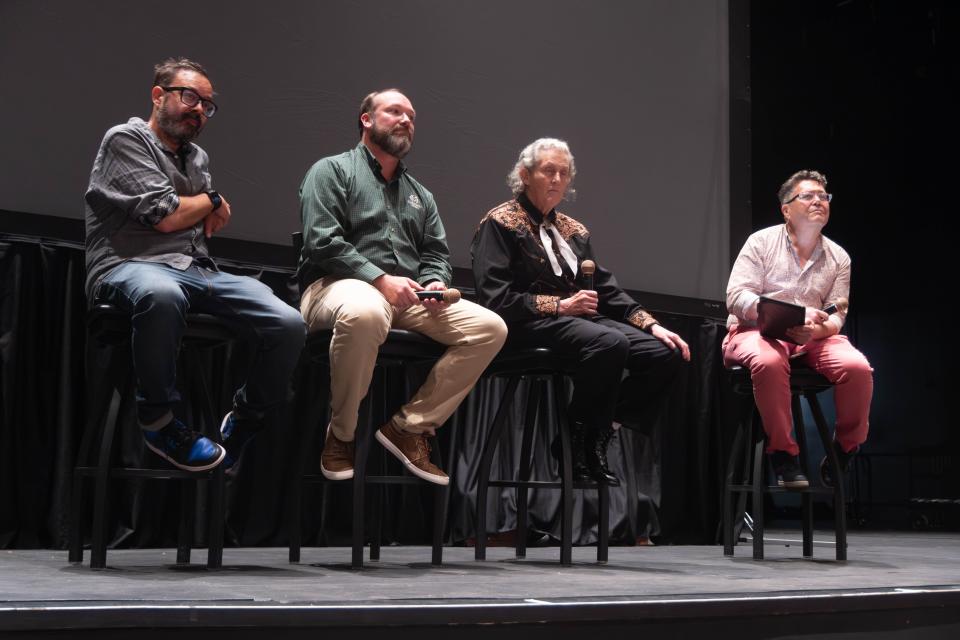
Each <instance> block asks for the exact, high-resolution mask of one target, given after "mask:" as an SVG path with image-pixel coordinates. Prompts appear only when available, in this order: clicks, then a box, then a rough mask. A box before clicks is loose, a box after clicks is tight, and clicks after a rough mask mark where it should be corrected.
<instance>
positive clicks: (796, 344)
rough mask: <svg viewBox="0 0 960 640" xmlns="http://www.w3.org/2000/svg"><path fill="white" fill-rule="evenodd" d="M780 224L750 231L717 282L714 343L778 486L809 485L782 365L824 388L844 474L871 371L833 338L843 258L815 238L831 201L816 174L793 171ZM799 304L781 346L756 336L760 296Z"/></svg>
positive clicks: (864, 415)
mask: <svg viewBox="0 0 960 640" xmlns="http://www.w3.org/2000/svg"><path fill="white" fill-rule="evenodd" d="M777 198H778V200H779V201H780V212H781V213H782V214H783V220H784V224H782V225H776V226H773V227H768V228H766V229H761V230H760V231H757V232H756V233H754V234H753V235H751V236H750V237H749V238H747V242H746V244H744V245H743V249H741V250H740V255H739V256H737V260H736V262H735V263H734V265H733V270H732V271H731V273H730V281H729V283H728V284H727V310H728V311H729V312H730V317H729V319H728V320H727V326H728V328H729V333H728V334H727V337H726V338H725V339H724V341H723V360H724V364H725V365H726V366H728V367H729V366H733V365H735V364H739V365H742V366H744V367H746V368H748V369H750V374H751V377H752V379H753V394H754V398H755V399H756V402H757V410H758V411H759V412H760V418H761V420H762V422H763V429H764V431H765V432H766V434H767V453H768V454H770V456H771V458H772V459H773V466H774V468H775V470H776V472H777V475H778V476H779V478H780V481H781V482H782V483H783V486H784V487H785V488H787V489H795V490H797V489H805V488H806V487H808V486H809V481H808V480H807V477H806V475H805V474H804V470H803V469H801V468H800V463H799V461H798V459H797V454H798V453H799V447H798V446H797V443H796V441H795V440H794V439H793V436H792V435H791V434H792V431H793V418H792V415H791V411H790V360H791V359H792V358H799V359H801V360H802V361H803V362H804V363H805V364H806V365H808V366H809V367H811V368H812V369H814V370H816V371H818V372H819V373H821V374H822V375H823V376H824V377H826V378H827V379H828V380H830V382H832V383H833V384H834V385H835V386H834V394H833V397H834V402H835V404H836V409H837V411H836V417H837V422H836V430H835V432H834V440H833V447H834V449H835V450H836V453H837V457H838V458H839V460H840V466H841V469H843V470H846V468H847V466H848V464H849V462H850V458H851V457H852V456H853V455H854V454H855V453H856V452H857V450H858V449H859V447H860V445H861V444H862V443H863V442H864V441H865V440H866V439H867V431H868V427H869V417H870V401H871V398H872V396H873V369H872V368H871V367H870V363H869V362H867V359H866V358H865V357H864V356H863V354H862V353H860V352H859V351H857V349H855V348H854V347H853V345H851V344H850V341H849V340H848V339H847V337H846V336H842V335H839V332H840V329H841V328H842V327H843V323H844V321H845V320H846V317H847V299H848V298H849V296H850V256H849V255H848V254H847V252H846V251H844V250H843V248H842V247H841V246H840V245H838V244H837V243H836V242H833V241H832V240H830V239H829V238H827V237H826V236H824V235H823V233H822V230H823V227H824V226H825V225H826V224H827V221H828V220H829V219H830V203H831V201H832V200H833V196H832V195H831V194H830V193H828V192H827V178H826V176H824V175H823V174H822V173H820V172H818V171H809V170H804V171H798V172H796V173H794V174H793V175H792V176H790V177H789V178H787V180H786V182H784V183H783V185H782V186H781V187H780V190H779V191H778V193H777ZM761 296H764V297H767V298H774V299H776V300H780V301H782V302H789V303H792V304H797V305H801V306H803V307H805V308H806V309H805V322H804V324H802V325H799V326H796V327H791V328H789V329H787V332H786V336H785V338H787V339H784V340H777V339H775V338H772V337H765V336H762V335H760V331H759V330H758V328H757V318H758V316H759V312H758V303H759V301H760V297H761ZM820 479H821V482H822V484H824V485H832V484H833V483H834V482H836V481H838V479H836V478H832V477H830V473H829V467H828V466H827V464H826V458H824V459H823V460H821V463H820Z"/></svg>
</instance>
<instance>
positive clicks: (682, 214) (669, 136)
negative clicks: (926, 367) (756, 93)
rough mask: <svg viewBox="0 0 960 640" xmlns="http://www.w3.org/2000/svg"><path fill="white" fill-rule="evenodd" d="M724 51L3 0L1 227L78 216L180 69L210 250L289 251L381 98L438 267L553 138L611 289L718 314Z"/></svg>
mask: <svg viewBox="0 0 960 640" xmlns="http://www.w3.org/2000/svg"><path fill="white" fill-rule="evenodd" d="M727 48H728V47H727V3H726V1H725V0H718V1H713V0H703V1H687V2H682V3H676V2H672V1H671V0H646V1H643V2H623V1H617V2H600V1H593V2H587V1H585V0H584V1H578V0H524V1H522V2H521V1H517V0H485V1H482V2H481V1H465V0H394V1H393V2H382V1H380V0H366V1H363V2H357V1H348V0H327V1H324V2H311V1H307V0H295V1H294V0H291V1H289V2H283V1H279V0H277V1H274V2H265V3H251V4H250V5H248V4H247V3H240V2H226V1H224V2H216V1H197V2H191V3H157V2H142V1H138V0H125V1H119V0H105V1H98V2H76V1H70V0H48V1H38V0H13V1H11V0H3V2H0V63H2V64H0V91H2V94H0V95H2V97H0V122H2V123H3V124H2V127H3V141H2V142H0V145H2V147H0V148H2V156H0V163H2V164H0V208H2V209H8V210H13V211H25V212H31V213H44V214H52V215H58V216H67V217H77V218H79V217H82V211H83V209H82V194H83V191H84V189H85V186H86V183H87V177H88V173H89V169H90V166H91V163H92V161H93V157H94V155H95V153H96V150H97V146H98V145H99V142H100V139H101V136H102V135H103V132H104V131H105V130H106V129H107V128H108V127H110V126H111V125H113V124H116V123H118V122H121V121H124V120H126V119H127V118H128V117H129V116H131V115H139V116H141V117H146V116H147V115H148V114H149V107H150V105H149V90H150V86H151V80H152V65H153V64H154V63H155V62H157V61H158V60H159V59H161V58H163V57H166V56H169V55H185V56H188V57H191V58H195V59H196V60H198V61H200V62H202V63H204V64H205V65H207V66H208V68H209V70H210V72H211V76H212V80H213V82H214V86H215V88H216V90H217V92H218V94H219V95H218V102H219V104H220V107H221V111H220V112H219V113H218V114H217V116H216V117H215V118H214V119H213V120H212V121H211V122H210V123H209V124H208V126H207V129H206V131H205V132H204V134H203V136H202V137H201V138H200V140H199V142H200V144H201V145H203V146H204V147H205V148H206V149H207V150H208V151H209V152H210V155H211V157H212V164H211V170H212V173H213V176H214V182H215V185H216V187H217V188H219V189H220V190H221V191H222V192H223V193H224V194H225V195H226V196H227V197H228V198H229V199H230V200H231V202H232V204H233V207H234V214H235V216H234V220H233V222H232V223H231V225H230V227H228V228H227V229H226V230H225V232H224V233H225V235H227V236H230V237H234V238H241V239H246V240H258V241H264V242H270V243H276V244H285V243H287V242H288V241H289V234H290V232H291V231H292V230H294V229H296V228H297V227H298V225H299V215H298V200H297V188H298V186H299V183H300V179H301V178H302V176H303V174H304V172H305V171H306V169H307V168H308V167H309V166H310V164H311V163H312V162H314V161H315V160H316V159H317V158H319V157H322V156H324V155H330V154H333V153H338V152H340V151H343V150H345V149H347V148H349V147H351V146H353V145H354V144H355V143H356V140H357V132H356V128H355V118H356V109H357V105H358V103H359V100H360V98H361V97H362V96H363V95H364V94H366V93H367V92H369V91H370V90H372V89H376V88H382V87H386V86H398V87H401V88H402V89H404V90H405V91H406V92H407V94H408V95H409V96H410V98H411V99H412V101H413V103H414V106H415V108H416V109H417V113H418V120H417V133H416V141H415V143H414V150H413V152H412V153H411V154H410V156H409V157H408V164H409V166H410V167H411V170H412V172H413V174H414V175H415V176H417V177H418V178H419V179H420V180H421V181H422V182H423V183H424V184H425V185H426V186H427V187H428V188H429V189H431V190H432V191H433V192H434V194H435V195H436V197H437V201H438V203H439V205H440V209H441V214H442V216H443V219H444V222H445V224H446V227H447V234H448V237H449V241H450V247H451V251H452V254H453V262H454V264H455V265H457V266H469V263H470V255H469V245H470V239H471V237H472V234H473V230H474V229H475V227H476V224H477V222H478V221H479V219H480V217H481V216H482V215H483V213H484V212H485V211H487V210H488V209H490V208H491V207H493V206H494V205H496V204H498V203H500V202H502V201H504V200H506V199H507V198H508V197H509V192H508V190H507V188H506V186H505V185H504V176H505V174H506V173H507V171H508V170H509V168H510V167H511V166H512V164H513V162H514V161H515V159H516V155H517V153H518V151H519V150H520V148H521V147H522V146H524V145H525V144H526V143H528V142H529V141H531V140H533V139H534V138H536V137H539V136H543V135H551V136H557V137H561V138H565V139H567V140H568V141H569V142H570V144H571V146H572V149H573V151H574V154H575V155H576V158H577V165H578V169H579V172H580V173H579V176H578V178H577V181H576V184H575V186H576V187H577V189H578V191H579V195H578V197H577V199H576V201H575V202H572V203H567V204H566V205H565V206H564V207H562V209H564V210H566V211H567V212H569V213H570V214H572V215H574V216H575V217H577V218H579V219H581V220H582V221H583V222H584V223H586V224H587V226H588V227H589V228H590V229H591V231H592V233H593V237H594V243H595V244H596V247H597V249H598V253H599V255H600V257H601V262H603V263H605V265H606V266H608V267H610V268H611V269H613V271H614V272H615V273H617V274H618V277H619V279H620V280H621V282H622V284H624V285H625V286H628V287H631V288H635V289H641V290H646V291H654V292H661V293H670V294H675V295H684V296H692V297H702V298H722V296H723V289H724V286H725V283H726V277H727V269H728V265H729V256H728V253H729V251H728V244H729V204H728V201H729V195H728V194H729V191H728V183H729V176H728V174H729V167H728V164H729V163H728V146H729V142H728V137H729V135H728V107H727V105H728V80H727V78H728V71H727V66H728V63H727Z"/></svg>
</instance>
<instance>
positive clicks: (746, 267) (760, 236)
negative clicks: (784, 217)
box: [727, 224, 850, 330]
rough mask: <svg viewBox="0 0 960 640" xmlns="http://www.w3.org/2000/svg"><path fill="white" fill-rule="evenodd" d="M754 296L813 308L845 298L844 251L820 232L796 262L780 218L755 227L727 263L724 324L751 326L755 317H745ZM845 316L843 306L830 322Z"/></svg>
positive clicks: (847, 289)
mask: <svg viewBox="0 0 960 640" xmlns="http://www.w3.org/2000/svg"><path fill="white" fill-rule="evenodd" d="M760 296H766V297H768V298H774V299H776V300H780V301H783V302H790V303H793V304H799V305H803V306H805V307H814V308H817V309H822V308H823V307H825V306H826V305H828V304H830V303H833V302H836V301H837V300H838V299H839V298H848V297H849V296H850V256H849V255H848V254H847V252H846V251H844V250H843V247H841V246H840V245H838V244H837V243H836V242H834V241H833V240H830V239H829V238H827V237H826V236H824V235H821V236H820V243H819V244H818V245H817V247H816V248H815V249H814V251H813V254H812V255H811V256H810V259H809V260H807V262H806V263H805V264H804V265H803V267H801V266H800V258H799V257H798V256H797V252H796V251H795V250H794V248H793V245H792V244H791V243H790V236H789V234H788V233H787V226H786V225H785V224H780V225H777V226H774V227H767V228H766V229H761V230H760V231H757V232H755V233H753V234H752V235H751V236H750V237H749V238H747V242H746V243H745V244H744V245H743V249H741V250H740V255H738V256H737V260H736V262H734V263H733V270H732V271H731V272H730V281H729V282H728V283H727V311H729V312H730V317H729V318H728V319H727V326H728V327H735V326H738V325H742V326H745V327H747V326H749V327H752V326H756V320H748V319H747V317H746V313H747V310H748V309H750V308H751V306H752V305H753V304H754V303H755V302H756V301H757V299H758V298H759V297H760ZM846 317H847V312H846V310H844V311H837V312H835V313H833V314H832V315H831V316H830V322H833V323H834V324H835V325H836V326H837V329H838V330H839V329H840V328H842V327H843V322H844V320H846Z"/></svg>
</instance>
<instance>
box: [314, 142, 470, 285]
mask: <svg viewBox="0 0 960 640" xmlns="http://www.w3.org/2000/svg"><path fill="white" fill-rule="evenodd" d="M300 217H301V220H302V222H303V250H302V252H301V254H300V269H299V274H298V275H299V277H300V283H301V285H302V286H304V287H306V286H307V285H309V284H310V283H311V282H313V281H314V280H318V279H320V278H322V277H323V276H327V275H331V276H337V277H341V278H356V279H358V280H363V281H364V282H372V281H373V280H375V279H376V278H378V277H380V276H381V275H383V274H384V273H387V274H390V275H394V276H405V277H407V278H410V279H412V280H416V281H417V282H419V283H420V284H427V283H429V282H432V281H439V282H443V283H444V284H450V281H451V279H452V276H453V270H452V269H451V267H450V252H449V250H448V249H447V237H446V233H445V232H444V230H443V223H441V222H440V215H439V214H438V213H437V205H436V202H435V201H434V199H433V194H431V193H430V192H429V191H427V189H425V188H424V187H423V185H422V184H420V183H419V182H417V181H416V180H414V179H413V178H412V177H411V176H410V174H409V173H407V171H406V167H404V166H403V163H400V166H399V168H398V170H397V174H396V176H395V177H394V179H393V180H391V181H390V182H387V181H386V180H384V178H383V174H382V173H381V171H380V163H379V162H377V160H376V158H374V156H373V154H372V153H370V151H369V150H368V149H367V148H366V147H365V146H364V145H363V143H362V142H361V143H360V144H358V145H357V146H356V147H355V148H354V149H353V150H351V151H347V152H346V153H341V154H340V155H337V156H331V157H329V158H323V159H322V160H319V161H318V162H317V163H316V164H314V165H313V166H312V167H311V168H310V170H309V171H307V175H306V176H305V177H304V178H303V183H302V184H301V185H300Z"/></svg>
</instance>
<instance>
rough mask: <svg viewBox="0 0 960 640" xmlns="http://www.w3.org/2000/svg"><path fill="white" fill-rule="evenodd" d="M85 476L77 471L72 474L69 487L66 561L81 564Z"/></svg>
mask: <svg viewBox="0 0 960 640" xmlns="http://www.w3.org/2000/svg"><path fill="white" fill-rule="evenodd" d="M85 480H86V479H85V478H84V477H83V475H81V474H79V473H74V474H73V486H72V487H71V488H70V550H69V552H68V554H67V561H68V562H70V563H71V564H83V524H82V522H81V520H82V518H83V498H84V491H83V488H84V484H85Z"/></svg>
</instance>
